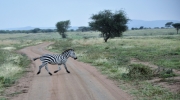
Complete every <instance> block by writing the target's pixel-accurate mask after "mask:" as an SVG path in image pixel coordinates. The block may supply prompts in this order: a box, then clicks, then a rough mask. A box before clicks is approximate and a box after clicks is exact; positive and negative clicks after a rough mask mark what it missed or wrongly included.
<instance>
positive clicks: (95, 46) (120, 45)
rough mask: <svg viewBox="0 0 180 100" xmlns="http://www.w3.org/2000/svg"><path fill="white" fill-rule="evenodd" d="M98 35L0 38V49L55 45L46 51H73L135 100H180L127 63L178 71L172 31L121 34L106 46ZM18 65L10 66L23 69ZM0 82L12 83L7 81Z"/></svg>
mask: <svg viewBox="0 0 180 100" xmlns="http://www.w3.org/2000/svg"><path fill="white" fill-rule="evenodd" d="M99 34H100V32H68V33H67V35H68V38H67V39H62V38H61V36H59V34H58V33H36V34H32V33H30V34H21V33H19V34H0V41H1V42H0V48H5V47H14V48H15V50H17V49H20V48H23V47H26V46H30V45H35V44H37V43H41V42H43V41H54V42H55V44H53V45H51V46H49V47H48V49H49V50H51V51H53V52H56V53H62V51H64V50H66V49H68V48H72V49H75V52H76V55H77V56H78V60H80V61H83V62H86V63H91V64H92V65H94V66H96V67H97V68H98V69H99V70H100V71H101V72H102V73H103V74H106V75H108V76H109V78H111V79H113V80H117V81H118V82H119V83H121V82H122V81H123V84H121V85H120V87H124V88H126V89H127V90H128V91H129V93H131V94H133V95H134V96H136V97H137V99H138V100H139V99H142V100H144V99H145V100H152V99H153V100H179V97H180V96H179V94H174V93H171V92H169V91H168V90H166V89H163V88H162V87H160V86H154V85H153V84H151V83H147V82H146V81H147V80H149V79H151V78H153V77H154V76H153V75H152V73H151V72H152V71H151V69H148V68H147V66H144V65H142V64H140V65H138V64H131V63H130V61H131V59H132V58H133V59H138V60H140V61H144V62H149V63H152V64H155V65H157V66H160V67H163V68H173V69H177V70H180V60H179V58H180V45H179V43H180V35H179V34H176V30H175V29H151V30H149V29H147V30H129V31H126V32H124V34H123V37H121V38H114V39H109V40H108V42H107V43H105V42H104V40H103V38H99ZM7 44H8V45H7ZM12 51H13V50H9V51H8V52H11V53H12ZM3 54H5V55H4V56H6V55H7V54H6V53H2V57H0V60H3V59H4V58H3ZM21 60H23V59H21ZM17 62H18V61H16V62H13V64H15V65H17V66H19V65H24V64H21V63H17ZM0 63H1V65H3V64H4V62H3V63H2V62H0ZM9 66H11V65H9ZM18 68H19V67H18ZM132 70H133V71H134V72H133V71H132ZM14 72H15V71H14ZM144 74H145V75H144ZM133 75H135V76H133ZM172 76H175V75H174V74H173V73H171V74H167V73H165V72H164V73H163V72H162V73H160V76H159V77H162V78H166V77H172ZM8 78H9V77H8ZM3 80H5V81H7V83H11V82H9V79H3ZM12 82H13V81H12ZM125 84H130V87H129V88H127V86H123V85H125ZM0 86H3V84H0ZM166 98H167V99H166Z"/></svg>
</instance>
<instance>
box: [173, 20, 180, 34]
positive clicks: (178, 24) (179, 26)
mask: <svg viewBox="0 0 180 100" xmlns="http://www.w3.org/2000/svg"><path fill="white" fill-rule="evenodd" d="M172 26H173V27H174V28H176V30H177V34H178V31H179V29H180V23H174V24H172Z"/></svg>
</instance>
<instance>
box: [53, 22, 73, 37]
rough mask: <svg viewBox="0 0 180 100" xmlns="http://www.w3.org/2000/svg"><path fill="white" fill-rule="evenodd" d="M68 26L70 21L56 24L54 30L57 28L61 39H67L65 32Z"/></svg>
mask: <svg viewBox="0 0 180 100" xmlns="http://www.w3.org/2000/svg"><path fill="white" fill-rule="evenodd" d="M69 25H70V20H66V21H60V22H57V24H56V28H57V31H58V32H59V34H60V35H62V38H66V37H67V35H66V34H65V32H66V31H67V29H68V28H69Z"/></svg>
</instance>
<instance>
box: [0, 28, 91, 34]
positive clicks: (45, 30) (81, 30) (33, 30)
mask: <svg viewBox="0 0 180 100" xmlns="http://www.w3.org/2000/svg"><path fill="white" fill-rule="evenodd" d="M68 31H71V32H73V31H80V32H86V31H92V29H91V28H90V27H85V26H81V27H78V29H76V30H74V29H70V30H68ZM51 32H57V29H40V28H35V29H32V30H0V34H1V33H27V34H28V33H51Z"/></svg>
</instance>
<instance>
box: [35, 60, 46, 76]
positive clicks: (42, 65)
mask: <svg viewBox="0 0 180 100" xmlns="http://www.w3.org/2000/svg"><path fill="white" fill-rule="evenodd" d="M45 65H46V63H43V64H42V65H40V66H39V71H38V72H37V75H38V74H40V72H41V68H42V67H44V66H45Z"/></svg>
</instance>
